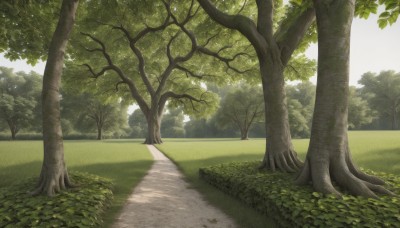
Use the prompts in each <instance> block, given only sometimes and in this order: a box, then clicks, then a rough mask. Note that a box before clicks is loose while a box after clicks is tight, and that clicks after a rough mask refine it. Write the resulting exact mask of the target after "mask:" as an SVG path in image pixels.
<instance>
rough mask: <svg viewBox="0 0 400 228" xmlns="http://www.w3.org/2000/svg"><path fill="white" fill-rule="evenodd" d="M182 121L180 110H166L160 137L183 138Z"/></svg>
mask: <svg viewBox="0 0 400 228" xmlns="http://www.w3.org/2000/svg"><path fill="white" fill-rule="evenodd" d="M184 119H185V117H184V115H183V112H182V110H181V109H168V112H167V113H166V114H164V115H163V118H162V124H161V135H162V136H163V137H165V138H184V137H185V128H184V126H183V125H184V123H183V120H184Z"/></svg>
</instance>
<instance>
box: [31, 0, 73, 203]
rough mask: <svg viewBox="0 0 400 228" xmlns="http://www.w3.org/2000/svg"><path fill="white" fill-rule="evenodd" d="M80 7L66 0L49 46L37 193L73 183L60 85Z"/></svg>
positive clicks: (45, 74) (55, 189)
mask: <svg viewBox="0 0 400 228" xmlns="http://www.w3.org/2000/svg"><path fill="white" fill-rule="evenodd" d="M77 7H78V0H63V2H62V6H61V10H60V18H59V21H58V24H57V27H56V30H55V32H54V34H53V37H52V40H51V43H50V47H49V53H48V58H47V62H46V67H45V70H44V76H43V89H42V112H43V144H44V159H43V164H42V170H41V173H40V178H39V183H38V186H37V188H36V189H35V190H34V191H33V192H32V194H33V195H37V194H41V193H46V194H47V195H48V196H53V195H54V194H55V193H57V192H59V191H60V190H62V189H65V188H67V187H69V186H71V181H70V179H69V176H68V171H67V166H66V164H65V161H64V146H63V139H62V130H61V121H60V93H59V87H60V83H61V75H62V69H63V63H64V55H65V51H66V46H67V43H68V38H69V35H70V32H71V30H72V28H73V25H74V22H75V12H76V9H77Z"/></svg>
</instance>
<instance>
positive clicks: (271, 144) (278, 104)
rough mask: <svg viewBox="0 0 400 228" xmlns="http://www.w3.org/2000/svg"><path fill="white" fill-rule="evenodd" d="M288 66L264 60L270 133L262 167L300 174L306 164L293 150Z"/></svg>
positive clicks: (267, 125)
mask: <svg viewBox="0 0 400 228" xmlns="http://www.w3.org/2000/svg"><path fill="white" fill-rule="evenodd" d="M283 69H284V66H281V64H280V61H279V60H278V61H276V60H275V63H274V60H271V59H269V60H262V59H260V72H261V76H262V85H263V92H264V102H265V124H266V130H267V139H266V152H265V155H264V159H263V161H262V164H261V167H260V168H268V169H271V170H272V171H275V170H276V169H279V170H281V171H285V172H296V171H298V170H299V169H300V168H301V166H302V162H301V161H300V160H299V159H298V158H297V154H296V152H295V151H294V149H293V145H292V138H291V135H290V127H289V118H288V110H287V105H286V92H285V82H284V77H283Z"/></svg>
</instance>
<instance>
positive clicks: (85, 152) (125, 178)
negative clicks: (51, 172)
mask: <svg viewBox="0 0 400 228" xmlns="http://www.w3.org/2000/svg"><path fill="white" fill-rule="evenodd" d="M64 147H65V159H66V163H67V167H68V170H69V171H71V172H74V171H79V172H83V173H90V174H95V175H97V176H100V177H104V178H106V179H109V180H110V181H111V182H112V183H113V190H112V191H113V199H112V201H111V202H110V206H109V208H108V209H107V211H106V212H105V213H104V214H103V216H104V217H103V220H104V225H103V226H105V227H108V226H110V225H111V224H112V222H113V221H114V219H115V218H116V216H117V214H118V212H119V211H120V210H121V209H122V206H123V205H124V203H125V201H126V199H127V197H128V196H129V194H130V193H131V192H132V190H133V188H134V186H135V185H136V184H137V183H138V182H139V181H140V180H141V179H142V177H143V176H144V175H145V174H146V172H147V170H148V169H149V168H150V166H151V164H152V163H153V161H152V157H151V155H150V154H149V152H148V151H147V148H146V146H145V145H143V144H142V140H139V141H133V140H105V141H64ZM42 159H43V143H42V142H41V141H15V142H10V141H0V188H7V187H10V186H14V185H16V184H18V183H20V182H21V181H24V180H26V179H29V178H37V177H38V176H39V174H40V168H41V165H42ZM30 183H32V186H31V188H34V186H35V185H34V183H33V182H30ZM27 190H29V189H27ZM0 204H2V200H1V199H0ZM0 215H1V212H0Z"/></svg>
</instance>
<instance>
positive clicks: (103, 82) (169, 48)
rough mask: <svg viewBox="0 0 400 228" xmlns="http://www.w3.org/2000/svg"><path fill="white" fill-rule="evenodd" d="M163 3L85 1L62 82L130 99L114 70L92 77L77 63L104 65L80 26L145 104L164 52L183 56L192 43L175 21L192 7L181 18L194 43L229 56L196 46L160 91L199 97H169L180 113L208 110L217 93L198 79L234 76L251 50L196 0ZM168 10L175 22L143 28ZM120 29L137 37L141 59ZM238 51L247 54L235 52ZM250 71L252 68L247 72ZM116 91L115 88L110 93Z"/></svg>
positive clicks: (247, 65)
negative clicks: (125, 77) (160, 27)
mask: <svg viewBox="0 0 400 228" xmlns="http://www.w3.org/2000/svg"><path fill="white" fill-rule="evenodd" d="M168 3H169V4H170V7H168V8H166V6H165V4H164V3H163V2H162V1H117V0H114V1H113V0H109V1H90V2H88V3H87V6H86V7H87V8H88V9H96V10H88V11H87V12H84V13H81V15H82V16H81V19H80V20H79V21H78V22H77V26H76V29H75V33H74V35H73V38H72V42H71V44H72V45H73V47H74V48H73V52H72V53H71V56H70V57H71V59H70V61H69V62H67V64H66V66H67V69H66V77H65V81H64V82H65V83H66V85H65V86H67V87H75V88H76V89H78V90H84V91H103V92H105V94H107V95H106V96H117V97H122V98H123V100H124V101H128V100H131V99H132V98H131V93H130V92H131V91H130V90H129V88H128V86H127V85H126V84H124V83H122V82H121V79H120V78H119V77H118V75H117V74H116V73H115V72H113V71H107V72H105V74H104V75H102V76H101V77H98V78H95V77H93V75H92V74H91V72H90V71H89V70H88V68H87V66H82V64H88V65H90V66H92V68H93V72H100V71H101V70H102V69H104V68H103V67H105V66H107V65H109V62H107V60H106V58H105V57H104V55H103V54H102V53H101V52H99V51H98V50H96V49H99V48H101V47H100V45H99V43H98V42H94V40H93V39H92V38H91V37H89V36H87V35H86V36H85V35H82V34H81V33H82V32H84V33H85V34H91V36H93V37H95V38H96V39H98V40H99V41H101V42H102V43H103V44H104V47H105V50H106V52H107V54H108V55H109V57H110V59H111V60H112V64H113V65H115V66H117V67H118V68H120V69H121V71H123V72H124V74H125V75H127V76H128V77H129V79H130V80H132V81H133V82H134V84H135V86H136V87H137V89H138V91H139V94H140V95H141V96H143V98H144V100H145V101H146V103H147V104H150V103H151V94H150V92H149V89H148V88H149V85H150V86H152V87H153V88H158V86H160V84H161V82H162V77H163V75H164V74H165V73H166V72H167V68H168V66H169V64H170V58H169V57H171V56H172V57H174V58H175V57H178V56H184V55H185V54H186V53H188V52H190V50H191V49H192V45H193V40H192V39H191V37H190V36H188V33H187V32H186V31H184V30H183V29H182V28H180V27H179V26H178V24H179V23H183V22H184V20H185V17H186V16H187V15H188V13H189V12H191V13H192V14H193V18H191V19H190V21H188V22H187V23H186V24H185V29H187V30H188V31H189V33H191V34H194V35H195V38H196V43H197V45H199V46H202V47H206V48H207V49H208V50H212V51H213V52H214V53H217V54H218V55H219V56H221V57H223V58H230V59H231V58H232V60H231V61H229V64H228V63H227V62H224V61H218V60H216V58H215V56H210V55H207V54H205V53H203V52H196V53H195V55H194V56H192V58H191V59H190V60H189V61H185V62H183V63H181V64H180V67H179V68H175V69H174V70H173V71H172V73H171V76H170V77H169V78H168V80H167V82H166V85H165V87H164V88H163V91H164V92H166V91H173V93H175V94H189V95H190V96H192V97H196V98H200V99H201V100H203V101H204V102H192V101H193V100H190V99H172V100H171V101H170V102H169V105H170V107H178V106H180V107H182V108H183V111H184V112H185V114H190V115H200V116H201V115H208V114H210V113H212V112H213V111H214V110H215V106H216V105H217V102H218V99H216V98H217V96H215V94H212V93H211V92H208V91H207V88H206V87H205V86H203V83H206V82H213V83H217V84H221V83H225V82H227V81H229V80H232V79H233V78H235V76H238V75H239V74H238V72H240V71H244V70H249V69H250V70H251V69H252V68H254V67H255V66H256V62H255V61H254V59H253V58H249V56H251V55H253V54H254V51H253V50H252V48H251V46H250V45H249V43H248V42H247V40H245V39H243V37H241V36H240V35H239V34H238V33H236V34H235V33H232V32H231V31H229V30H226V29H223V28H221V27H219V26H217V25H216V24H215V23H214V22H212V20H211V19H209V18H208V17H207V15H206V14H205V13H203V12H202V11H200V10H198V9H199V6H198V5H197V4H196V3H194V5H191V4H190V3H191V1H185V2H183V3H182V2H179V1H169V2H168ZM168 10H170V11H171V13H172V15H173V17H174V20H176V21H177V23H178V24H176V23H170V22H168V23H166V26H165V28H163V29H160V30H159V31H154V32H149V33H147V32H144V31H145V30H146V28H147V29H150V30H151V29H152V28H157V27H158V26H162V25H163V23H164V22H165V20H167V19H168V16H167V12H168ZM99 15H101V17H99ZM117 27H118V28H120V29H117ZM122 30H125V31H126V32H127V33H129V34H130V35H131V37H132V38H134V39H136V38H138V39H137V43H136V44H135V47H137V49H138V51H140V52H141V55H142V57H143V61H142V62H141V61H140V60H139V58H138V56H137V55H136V54H137V53H136V54H135V53H134V52H135V51H133V50H132V48H131V47H132V46H131V43H130V41H129V39H127V36H126V33H124V32H123V31H122ZM144 33H145V34H144ZM141 34H143V36H142V35H141ZM232 47H234V48H232ZM71 50H72V49H71ZM239 52H243V53H246V54H241V55H236V54H237V53H239ZM217 59H218V58H217ZM140 64H144V66H145V68H144V71H145V74H146V76H147V78H148V81H149V83H148V84H149V85H146V82H144V81H143V77H142V74H141V72H140ZM237 71H238V72H237ZM252 75H254V74H250V75H248V76H249V77H250V76H252ZM231 76H233V78H232V77H231ZM252 77H253V76H252ZM255 78H258V77H255ZM116 91H118V93H115V92H116ZM149 106H150V105H149ZM213 107H214V108H213Z"/></svg>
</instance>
